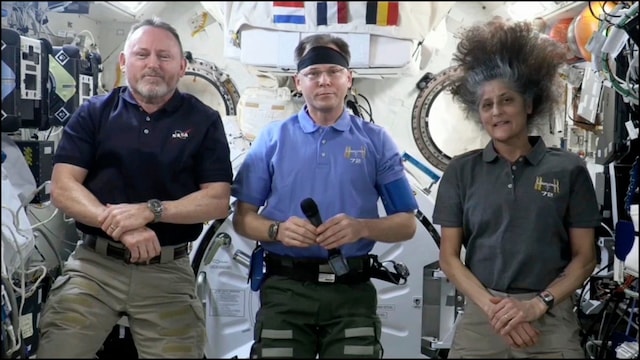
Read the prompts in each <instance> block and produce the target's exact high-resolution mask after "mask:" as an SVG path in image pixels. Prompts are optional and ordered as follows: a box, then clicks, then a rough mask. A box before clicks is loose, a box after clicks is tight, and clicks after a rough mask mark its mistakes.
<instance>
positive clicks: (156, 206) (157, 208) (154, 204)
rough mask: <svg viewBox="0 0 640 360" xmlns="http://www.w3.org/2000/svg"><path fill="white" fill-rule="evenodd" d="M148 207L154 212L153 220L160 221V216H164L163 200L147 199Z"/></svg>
mask: <svg viewBox="0 0 640 360" xmlns="http://www.w3.org/2000/svg"><path fill="white" fill-rule="evenodd" d="M147 207H148V208H149V210H151V212H152V213H153V222H154V223H156V222H158V221H160V218H161V217H162V210H163V209H164V208H163V206H162V201H160V200H158V199H151V200H149V201H147Z"/></svg>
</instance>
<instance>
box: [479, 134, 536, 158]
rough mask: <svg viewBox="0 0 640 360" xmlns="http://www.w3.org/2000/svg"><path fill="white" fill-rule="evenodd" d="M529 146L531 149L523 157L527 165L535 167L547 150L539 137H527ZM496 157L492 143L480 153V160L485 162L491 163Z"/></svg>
mask: <svg viewBox="0 0 640 360" xmlns="http://www.w3.org/2000/svg"><path fill="white" fill-rule="evenodd" d="M529 144H531V146H532V149H531V151H529V153H528V154H527V155H525V156H524V158H525V159H527V161H529V163H531V164H532V165H536V164H538V163H539V162H540V160H542V157H543V156H544V153H545V152H546V150H547V146H546V145H545V144H544V141H543V140H542V138H541V137H540V136H529ZM497 157H498V153H497V152H496V150H495V149H494V148H493V141H489V143H488V144H487V146H485V148H484V150H483V151H482V160H484V161H485V162H492V161H493V160H495V159H496V158H497Z"/></svg>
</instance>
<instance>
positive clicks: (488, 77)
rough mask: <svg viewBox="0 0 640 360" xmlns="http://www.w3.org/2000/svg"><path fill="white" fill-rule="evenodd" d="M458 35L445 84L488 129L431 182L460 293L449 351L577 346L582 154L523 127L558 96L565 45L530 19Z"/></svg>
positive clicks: (586, 202) (585, 261)
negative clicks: (482, 143) (476, 145)
mask: <svg viewBox="0 0 640 360" xmlns="http://www.w3.org/2000/svg"><path fill="white" fill-rule="evenodd" d="M459 38H460V42H459V43H458V45H457V49H456V52H455V54H454V56H453V59H454V62H455V65H457V66H458V73H457V76H456V77H455V78H454V79H453V80H452V81H451V83H450V92H451V94H452V95H453V97H454V99H455V100H456V101H458V102H459V103H460V104H461V105H462V107H463V109H464V110H465V112H466V113H467V114H468V115H469V116H470V117H473V118H476V119H477V120H479V121H480V123H481V124H482V126H483V127H484V129H485V131H486V132H487V133H488V134H489V136H490V137H491V141H490V142H489V143H488V144H487V145H486V147H485V148H484V149H478V150H473V151H470V152H467V153H464V154H462V155H459V156H457V157H455V158H454V159H452V160H451V162H450V163H449V165H448V167H447V169H446V171H445V172H444V174H443V176H442V179H441V180H440V184H439V187H438V193H437V199H436V205H435V209H434V215H433V220H434V222H435V223H437V224H439V225H441V235H442V239H441V240H442V241H441V248H440V266H441V268H442V270H443V272H444V273H445V274H446V275H447V277H448V279H449V280H450V281H451V282H452V283H453V284H454V285H455V286H456V288H457V289H458V291H460V292H462V293H463V294H464V295H465V297H466V305H465V311H464V314H462V318H461V319H459V321H458V323H457V326H456V330H455V335H454V339H453V344H452V347H451V349H450V353H449V357H450V358H459V357H465V358H472V357H476V358H477V357H486V358H489V357H490V358H508V357H534V356H538V355H545V356H548V357H553V358H563V357H564V358H584V352H583V350H582V349H581V347H580V338H579V329H578V326H577V319H576V314H574V313H573V303H572V300H571V296H572V294H574V293H575V291H576V290H577V289H579V288H581V287H582V285H583V283H584V281H585V280H586V279H587V278H589V276H590V275H591V274H592V272H593V269H594V267H595V264H596V258H595V242H594V237H595V228H596V227H598V226H599V225H600V220H601V216H600V212H599V207H598V203H597V200H596V195H595V190H594V187H593V184H592V181H591V178H590V176H589V172H588V171H587V168H586V166H585V162H584V161H583V159H581V158H580V157H579V156H577V155H575V154H573V153H570V152H567V151H564V150H561V149H558V148H552V147H547V146H546V145H545V143H544V141H543V139H542V138H541V137H540V136H534V135H532V134H533V132H532V131H530V130H532V129H534V127H535V124H536V122H538V123H539V122H541V121H545V120H548V119H549V116H552V115H553V114H554V111H555V109H556V105H559V100H561V99H562V96H561V94H560V90H561V89H562V88H561V86H560V85H559V84H558V79H559V78H558V70H559V67H560V66H561V65H562V63H563V62H564V60H565V58H566V57H565V54H564V53H563V50H562V48H561V47H560V46H559V44H557V43H556V42H554V41H553V40H552V39H550V38H548V37H546V36H544V35H542V34H540V33H538V32H537V31H535V30H534V29H533V27H532V25H531V24H530V23H527V22H514V23H509V22H505V21H502V20H492V21H490V22H487V23H484V24H481V25H474V26H471V27H470V28H467V29H465V30H464V31H463V32H462V33H461V35H460V37H459ZM462 246H464V247H465V249H466V253H465V259H464V262H463V261H462V260H461V258H460V254H461V247H462Z"/></svg>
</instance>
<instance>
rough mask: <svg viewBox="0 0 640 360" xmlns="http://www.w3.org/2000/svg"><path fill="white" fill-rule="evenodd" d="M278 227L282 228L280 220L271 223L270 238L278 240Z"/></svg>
mask: <svg viewBox="0 0 640 360" xmlns="http://www.w3.org/2000/svg"><path fill="white" fill-rule="evenodd" d="M278 229H280V222H279V221H276V222H273V223H271V225H269V232H268V235H269V240H271V241H276V236H278Z"/></svg>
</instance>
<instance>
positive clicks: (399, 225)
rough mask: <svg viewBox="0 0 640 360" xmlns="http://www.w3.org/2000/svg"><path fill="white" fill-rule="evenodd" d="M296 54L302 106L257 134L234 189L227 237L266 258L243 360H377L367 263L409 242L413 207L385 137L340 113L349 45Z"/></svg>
mask: <svg viewBox="0 0 640 360" xmlns="http://www.w3.org/2000/svg"><path fill="white" fill-rule="evenodd" d="M295 57H296V59H297V61H298V73H297V74H296V75H295V83H296V87H297V88H298V90H299V91H301V92H302V94H303V96H304V98H305V103H306V104H305V106H304V107H303V108H302V110H301V111H300V112H299V113H298V114H296V115H294V116H292V117H290V118H289V119H286V120H283V121H276V122H272V123H269V124H268V125H267V126H266V127H265V128H264V129H263V131H262V132H261V134H260V135H259V136H258V137H257V138H256V141H255V142H254V143H253V144H252V146H251V148H250V150H249V152H248V154H247V157H246V158H245V160H244V162H243V163H242V165H241V167H240V169H239V170H238V174H237V176H236V178H235V179H234V183H233V186H232V195H233V196H234V197H235V198H236V199H237V200H238V201H237V205H236V213H235V214H234V217H233V221H234V226H235V229H236V231H237V232H238V233H240V234H242V235H244V236H246V237H248V238H250V239H254V240H256V241H259V242H260V243H261V245H262V246H263V247H264V249H265V250H266V255H265V262H266V280H264V282H263V283H262V286H261V288H260V300H261V307H260V309H259V311H258V313H257V316H256V325H255V333H254V340H255V342H254V344H253V346H252V349H251V358H256V357H294V358H315V357H316V356H318V357H320V358H372V357H373V358H376V357H381V356H382V346H381V344H380V341H379V340H380V319H379V318H378V316H377V314H376V308H377V294H376V289H375V287H374V285H373V283H372V282H371V281H370V280H369V273H368V270H369V268H368V266H369V262H368V261H369V258H368V256H367V255H368V254H369V252H370V251H371V249H372V248H373V246H374V243H375V242H376V241H382V242H389V243H391V242H400V241H404V240H408V239H410V238H412V237H413V235H414V233H415V230H416V219H415V216H414V210H416V209H417V204H416V200H415V197H414V195H413V193H412V191H411V188H410V186H409V183H408V181H407V178H406V174H405V172H404V166H403V164H402V159H401V155H400V154H399V152H398V149H397V146H396V144H395V143H394V142H393V140H392V139H391V137H390V136H389V135H388V133H387V132H386V131H385V130H384V129H383V128H382V127H380V126H378V125H375V124H373V123H369V122H365V121H363V120H362V119H361V118H359V117H356V116H353V115H351V114H350V113H349V112H347V111H346V109H345V106H344V99H345V96H346V94H347V91H348V89H349V88H350V87H351V84H352V74H351V72H350V71H349V69H348V67H349V58H350V52H349V47H348V44H347V43H346V42H345V41H344V40H342V39H341V38H338V37H333V36H330V35H327V34H320V35H312V36H309V37H306V38H304V39H303V40H302V41H301V42H300V43H299V44H298V46H297V47H296V49H295ZM381 197H382V199H383V203H384V205H385V209H386V213H387V216H383V217H381V216H380V215H379V214H378V200H379V199H380V198H381ZM309 198H310V199H312V200H313V201H305V200H308V199H309ZM313 203H315V204H316V207H317V215H316V211H315V210H316V209H315V208H314V206H307V205H313ZM263 206H264V207H263ZM261 207H263V209H262V211H260V212H258V210H259V208H261ZM303 207H306V208H307V210H311V211H303V210H302V208H303ZM305 213H306V215H305ZM314 215H316V216H314ZM309 216H310V217H311V219H313V220H314V223H312V222H311V221H309V220H308V219H307V218H308V217H309ZM322 221H324V222H323V223H322V224H319V222H322ZM338 249H339V250H340V253H339V254H338V255H336V253H335V252H336V250H338ZM330 256H331V259H335V258H334V256H337V259H340V256H341V257H344V259H346V260H345V262H344V263H343V264H342V265H343V267H342V268H340V267H338V268H335V267H333V266H332V264H334V263H333V262H330V261H329V257H330ZM261 265H262V264H260V265H259V266H260V268H261V267H262V266H261ZM340 270H348V271H347V272H346V273H344V274H341V271H340Z"/></svg>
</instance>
